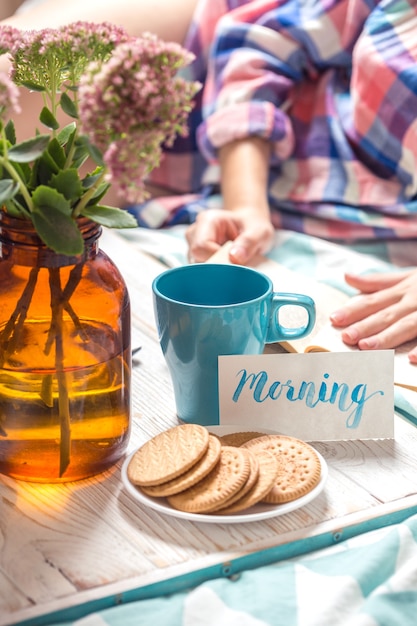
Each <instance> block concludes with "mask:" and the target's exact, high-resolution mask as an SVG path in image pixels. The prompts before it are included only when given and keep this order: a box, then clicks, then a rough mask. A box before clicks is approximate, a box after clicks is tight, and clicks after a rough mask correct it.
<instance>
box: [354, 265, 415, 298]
mask: <svg viewBox="0 0 417 626" xmlns="http://www.w3.org/2000/svg"><path fill="white" fill-rule="evenodd" d="M411 274H413V270H410V271H409V272H384V273H379V272H378V273H375V274H366V275H357V274H349V273H347V274H345V280H346V282H347V284H348V285H350V286H351V287H354V288H355V289H358V291H360V292H362V293H373V292H375V291H380V290H382V289H387V288H388V287H392V286H393V285H396V284H398V283H399V282H401V281H402V280H404V278H406V277H407V276H410V275H411Z"/></svg>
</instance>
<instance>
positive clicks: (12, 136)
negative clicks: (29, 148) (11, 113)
mask: <svg viewBox="0 0 417 626" xmlns="http://www.w3.org/2000/svg"><path fill="white" fill-rule="evenodd" d="M4 132H5V133H6V139H7V141H10V143H11V145H12V146H14V144H15V143H16V131H15V128H14V122H13V120H9V121H8V122H7V124H6V126H5V127H4Z"/></svg>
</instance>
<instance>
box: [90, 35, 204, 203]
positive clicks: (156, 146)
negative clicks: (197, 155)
mask: <svg viewBox="0 0 417 626" xmlns="http://www.w3.org/2000/svg"><path fill="white" fill-rule="evenodd" d="M191 60H192V56H191V55H190V54H189V53H187V52H186V51H185V50H183V49H182V48H181V47H180V46H178V45H177V44H174V43H166V42H163V41H161V40H159V39H158V38H157V37H156V36H154V35H151V34H145V35H144V36H143V37H142V38H139V39H134V40H130V41H129V42H127V43H121V44H120V45H119V46H117V47H116V48H115V50H114V52H113V54H112V56H111V58H110V59H109V60H108V61H107V62H105V63H100V62H95V63H92V64H90V65H89V66H88V67H87V69H86V72H85V73H84V75H83V77H82V78H81V80H80V87H79V93H78V96H79V103H78V106H79V117H80V121H81V130H82V132H84V133H85V134H86V135H88V137H89V139H90V141H91V142H92V143H93V144H95V145H96V146H97V147H98V148H99V149H100V150H101V151H102V152H103V154H104V161H105V164H106V166H107V167H108V168H109V175H108V180H109V182H111V183H112V185H114V186H117V187H118V189H119V191H120V193H121V194H124V195H125V196H126V195H127V197H128V201H131V202H133V201H137V202H139V201H141V199H143V178H144V176H145V175H146V174H147V173H149V171H150V170H151V169H153V168H154V167H155V166H156V165H157V164H158V163H159V159H160V157H161V154H162V150H161V145H162V144H163V143H165V144H166V145H171V144H172V142H173V141H174V139H175V137H176V135H178V134H181V135H185V134H186V133H187V124H186V122H187V118H188V114H189V112H190V110H191V108H192V99H193V96H194V95H195V93H196V91H197V90H198V89H199V87H200V86H199V85H198V84H197V83H192V82H189V81H186V80H185V79H183V78H181V76H179V74H178V71H179V69H180V68H181V67H183V66H184V65H187V64H188V63H189V62H190V61H191ZM135 188H136V190H137V193H136V197H134V196H135Z"/></svg>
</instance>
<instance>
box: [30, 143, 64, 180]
mask: <svg viewBox="0 0 417 626" xmlns="http://www.w3.org/2000/svg"><path fill="white" fill-rule="evenodd" d="M35 165H37V180H36V182H35V184H34V185H33V187H34V188H36V187H38V186H39V185H49V182H50V180H51V176H53V174H58V172H59V166H58V165H57V163H56V162H55V160H54V158H53V157H52V156H51V155H50V154H49V152H48V151H46V152H44V153H43V155H42V156H41V158H40V159H38V161H37V162H36V163H35ZM34 169H35V168H34Z"/></svg>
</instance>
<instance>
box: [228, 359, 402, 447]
mask: <svg viewBox="0 0 417 626" xmlns="http://www.w3.org/2000/svg"><path fill="white" fill-rule="evenodd" d="M219 405H220V406H219V408H220V425H233V426H238V427H239V428H242V429H243V430H248V429H252V430H256V429H258V428H265V429H270V430H274V431H277V432H280V433H282V434H284V435H290V436H293V437H298V438H299V439H303V440H306V441H326V440H328V441H329V440H333V441H336V440H341V439H380V438H393V437H394V351H393V350H378V351H371V350H369V351H363V352H314V353H309V354H305V353H303V354H292V353H289V354H262V355H253V356H252V355H236V356H235V355H233V356H221V357H219Z"/></svg>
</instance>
